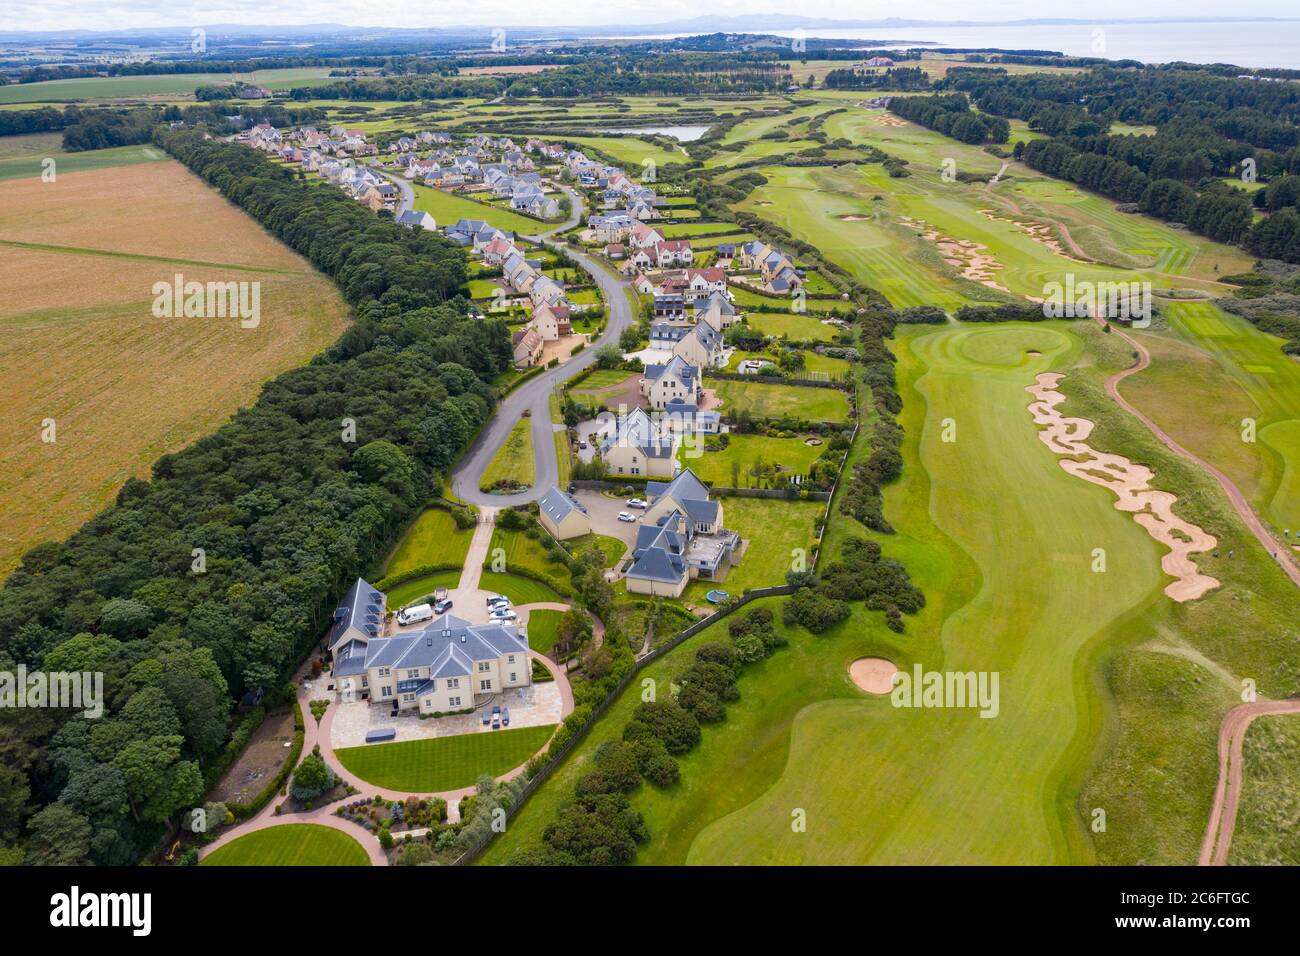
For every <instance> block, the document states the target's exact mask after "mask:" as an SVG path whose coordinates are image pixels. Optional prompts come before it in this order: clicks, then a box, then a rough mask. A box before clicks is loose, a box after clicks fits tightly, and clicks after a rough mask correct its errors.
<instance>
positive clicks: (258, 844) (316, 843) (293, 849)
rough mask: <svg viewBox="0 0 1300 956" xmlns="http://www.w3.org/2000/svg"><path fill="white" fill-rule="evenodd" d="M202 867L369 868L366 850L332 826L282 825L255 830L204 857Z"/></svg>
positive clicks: (308, 824) (309, 824)
mask: <svg viewBox="0 0 1300 956" xmlns="http://www.w3.org/2000/svg"><path fill="white" fill-rule="evenodd" d="M200 865H201V866H369V865H370V858H369V857H368V856H367V855H366V851H365V848H364V847H362V846H361V844H360V843H358V842H357V841H356V840H354V839H352V837H350V836H348V835H347V834H346V833H343V832H341V831H339V830H335V829H334V828H332V827H323V826H317V825H315V824H311V823H285V824H282V825H280V826H274V827H268V828H267V829H265V830H256V831H254V832H253V833H250V834H248V835H247V836H242V837H239V838H238V839H236V840H232V841H230V842H229V843H227V844H226V845H225V846H223V847H221V848H220V849H218V850H214V851H213V852H212V853H210V854H209V855H207V856H205V857H204V858H203V860H202V861H201V863H200Z"/></svg>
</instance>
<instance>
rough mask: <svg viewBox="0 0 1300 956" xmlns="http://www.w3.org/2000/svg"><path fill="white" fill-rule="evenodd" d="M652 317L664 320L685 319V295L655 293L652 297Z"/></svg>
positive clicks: (677, 320) (682, 320)
mask: <svg viewBox="0 0 1300 956" xmlns="http://www.w3.org/2000/svg"><path fill="white" fill-rule="evenodd" d="M654 317H655V318H656V319H660V320H663V321H665V322H674V321H675V322H685V321H686V296H684V295H657V296H655V297H654Z"/></svg>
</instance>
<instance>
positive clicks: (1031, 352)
mask: <svg viewBox="0 0 1300 956" xmlns="http://www.w3.org/2000/svg"><path fill="white" fill-rule="evenodd" d="M1025 354H1026V355H1042V354H1043V353H1042V352H1040V351H1038V349H1029V350H1028V351H1026V352H1025Z"/></svg>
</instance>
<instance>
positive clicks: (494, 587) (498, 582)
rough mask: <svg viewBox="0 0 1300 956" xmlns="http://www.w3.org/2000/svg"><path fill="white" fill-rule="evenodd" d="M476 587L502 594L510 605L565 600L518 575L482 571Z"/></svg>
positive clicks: (537, 583) (540, 583)
mask: <svg viewBox="0 0 1300 956" xmlns="http://www.w3.org/2000/svg"><path fill="white" fill-rule="evenodd" d="M478 586H479V588H480V589H481V590H484V591H494V592H496V593H497V594H504V595H505V596H506V597H508V598H510V603H511V604H542V603H552V602H561V603H563V602H564V600H565V598H564V597H563V595H560V594H556V593H555V592H554V591H552V590H551V589H550V588H549V587H547V586H546V585H545V584H543V583H542V582H540V581H534V580H533V579H532V578H525V577H521V576H520V575H518V574H507V573H504V572H498V571H484V572H483V576H482V577H481V578H480V579H479V584H478Z"/></svg>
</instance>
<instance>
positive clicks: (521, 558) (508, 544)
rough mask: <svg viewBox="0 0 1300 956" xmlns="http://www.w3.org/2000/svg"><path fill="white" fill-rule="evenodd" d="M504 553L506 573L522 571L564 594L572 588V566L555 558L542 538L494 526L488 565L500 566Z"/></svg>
mask: <svg viewBox="0 0 1300 956" xmlns="http://www.w3.org/2000/svg"><path fill="white" fill-rule="evenodd" d="M547 540H549V539H547ZM500 557H504V559H505V573H506V574H509V573H510V572H511V571H518V572H520V574H521V575H526V576H529V577H535V578H541V579H542V580H543V581H545V582H546V583H547V584H549V585H550V587H551V589H552V590H554V591H556V592H557V593H560V594H568V593H569V591H570V590H571V588H572V583H571V582H572V579H571V577H570V575H569V569H568V568H566V567H565V566H564V565H563V564H561V563H559V562H558V561H552V560H551V559H550V556H549V555H548V554H547V553H546V549H545V548H544V547H543V546H542V542H541V541H535V540H533V539H532V538H530V537H528V535H526V534H524V533H523V532H522V531H512V530H507V529H505V528H500V527H498V528H495V529H493V531H492V543H491V544H490V545H489V546H488V555H487V560H486V561H485V562H484V567H486V568H491V567H495V566H497V559H498V558H500Z"/></svg>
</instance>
